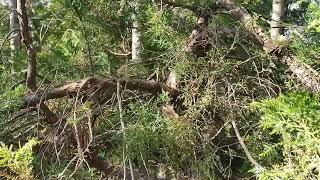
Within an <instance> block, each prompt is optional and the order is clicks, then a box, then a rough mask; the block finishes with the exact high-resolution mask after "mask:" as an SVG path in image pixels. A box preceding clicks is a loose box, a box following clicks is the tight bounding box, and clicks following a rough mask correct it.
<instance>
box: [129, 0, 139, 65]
mask: <svg viewBox="0 0 320 180" xmlns="http://www.w3.org/2000/svg"><path fill="white" fill-rule="evenodd" d="M139 5H140V4H139V0H136V1H134V2H132V7H133V11H134V12H133V13H132V22H133V23H132V44H131V53H132V61H139V60H140V59H141V52H142V43H141V32H140V23H139V20H138V10H139Z"/></svg>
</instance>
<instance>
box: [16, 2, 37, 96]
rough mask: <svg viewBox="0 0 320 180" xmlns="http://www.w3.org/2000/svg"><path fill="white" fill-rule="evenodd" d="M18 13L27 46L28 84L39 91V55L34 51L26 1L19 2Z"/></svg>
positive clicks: (33, 89)
mask: <svg viewBox="0 0 320 180" xmlns="http://www.w3.org/2000/svg"><path fill="white" fill-rule="evenodd" d="M17 12H18V13H19V14H20V16H19V23H20V32H21V37H22V41H23V43H24V44H25V46H26V49H27V53H28V71H27V80H26V83H27V86H28V87H29V88H30V89H31V90H32V91H36V90H37V89H38V88H37V82H36V74H37V56H36V55H37V54H36V51H35V49H34V46H33V41H32V37H31V34H30V27H29V22H28V14H27V8H26V0H18V1H17Z"/></svg>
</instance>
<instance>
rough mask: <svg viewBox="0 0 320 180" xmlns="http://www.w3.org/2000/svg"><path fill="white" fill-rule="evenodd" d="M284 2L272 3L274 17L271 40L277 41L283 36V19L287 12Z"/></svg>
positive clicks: (279, 0) (272, 16) (274, 0)
mask: <svg viewBox="0 0 320 180" xmlns="http://www.w3.org/2000/svg"><path fill="white" fill-rule="evenodd" d="M284 6H285V4H284V0H273V2H272V15H271V19H272V20H271V24H270V25H271V30H270V37H271V39H277V38H278V37H279V36H280V35H283V24H282V17H283V15H284V10H285V7H284Z"/></svg>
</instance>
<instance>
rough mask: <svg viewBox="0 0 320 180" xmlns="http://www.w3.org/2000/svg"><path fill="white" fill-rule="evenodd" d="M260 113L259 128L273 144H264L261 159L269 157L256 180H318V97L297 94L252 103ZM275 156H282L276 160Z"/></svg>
mask: <svg viewBox="0 0 320 180" xmlns="http://www.w3.org/2000/svg"><path fill="white" fill-rule="evenodd" d="M251 107H252V108H254V109H257V110H258V111H259V112H260V113H261V121H260V127H261V128H262V130H263V132H264V133H266V134H267V136H273V140H269V142H266V144H267V145H265V147H264V150H263V151H262V152H261V154H260V155H261V156H262V157H269V159H270V157H273V159H271V162H270V168H268V169H267V170H266V171H264V172H263V173H262V174H261V177H260V179H277V178H280V179H314V178H319V172H320V169H319V167H320V161H319V158H320V157H319V155H320V151H319V142H320V133H319V132H320V131H319V126H320V116H319V115H320V112H319V108H320V96H319V95H317V94H312V93H305V92H297V93H288V94H286V95H280V96H279V97H277V98H274V99H270V100H263V101H261V102H254V103H252V104H251ZM268 144H269V145H268ZM276 155H278V156H279V155H282V158H281V159H280V160H279V159H278V158H277V156H276Z"/></svg>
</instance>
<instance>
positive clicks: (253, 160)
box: [231, 120, 263, 172]
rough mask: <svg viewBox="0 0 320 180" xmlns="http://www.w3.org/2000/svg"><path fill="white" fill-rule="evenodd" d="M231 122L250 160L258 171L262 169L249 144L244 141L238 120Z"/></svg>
mask: <svg viewBox="0 0 320 180" xmlns="http://www.w3.org/2000/svg"><path fill="white" fill-rule="evenodd" d="M231 123H232V126H233V129H234V132H235V133H236V136H237V138H238V140H239V142H240V145H241V147H242V149H243V150H244V152H245V153H246V156H247V157H248V159H249V161H250V162H251V163H252V165H253V166H254V167H255V169H256V171H257V172H259V171H261V170H262V169H263V168H262V166H261V165H260V164H259V163H258V162H257V161H256V160H255V159H254V158H253V157H252V155H251V153H250V151H249V150H248V147H247V145H246V144H245V143H244V141H243V139H242V137H241V135H240V133H239V130H238V128H237V125H236V122H235V121H234V120H232V121H231Z"/></svg>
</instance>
